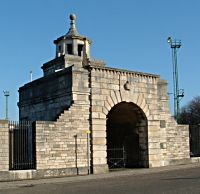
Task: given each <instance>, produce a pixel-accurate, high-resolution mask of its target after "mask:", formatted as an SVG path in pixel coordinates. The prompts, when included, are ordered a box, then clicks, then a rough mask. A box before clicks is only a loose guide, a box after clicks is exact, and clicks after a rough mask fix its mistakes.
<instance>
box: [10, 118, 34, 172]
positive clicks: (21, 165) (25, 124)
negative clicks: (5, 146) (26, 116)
mask: <svg viewBox="0 0 200 194" xmlns="http://www.w3.org/2000/svg"><path fill="white" fill-rule="evenodd" d="M35 156H36V154H35V127H34V123H32V122H30V121H19V122H16V121H10V122H9V167H10V170H26V169H35V167H36V157H35Z"/></svg>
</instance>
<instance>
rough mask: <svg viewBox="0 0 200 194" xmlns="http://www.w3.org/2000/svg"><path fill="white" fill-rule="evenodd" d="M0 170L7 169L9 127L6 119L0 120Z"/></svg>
mask: <svg viewBox="0 0 200 194" xmlns="http://www.w3.org/2000/svg"><path fill="white" fill-rule="evenodd" d="M0 145H1V146H0V171H9V127H8V121H7V120H0Z"/></svg>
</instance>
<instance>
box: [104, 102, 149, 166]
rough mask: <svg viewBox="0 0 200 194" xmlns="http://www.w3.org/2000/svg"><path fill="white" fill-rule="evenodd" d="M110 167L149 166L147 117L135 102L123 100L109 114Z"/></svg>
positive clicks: (108, 142) (108, 149)
mask: <svg viewBox="0 0 200 194" xmlns="http://www.w3.org/2000/svg"><path fill="white" fill-rule="evenodd" d="M107 162H108V166H109V168H121V167H127V168H134V167H148V134H147V118H146V116H145V114H144V112H143V111H142V109H141V108H139V107H138V106H137V105H135V104H134V103H127V102H121V103H118V104H117V105H115V106H114V107H113V108H112V109H111V110H110V112H109V113H108V115H107Z"/></svg>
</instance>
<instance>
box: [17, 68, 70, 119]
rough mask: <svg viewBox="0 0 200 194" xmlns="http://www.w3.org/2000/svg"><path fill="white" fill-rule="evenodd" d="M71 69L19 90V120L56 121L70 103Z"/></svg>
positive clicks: (31, 83)
mask: <svg viewBox="0 0 200 194" xmlns="http://www.w3.org/2000/svg"><path fill="white" fill-rule="evenodd" d="M71 90H72V75H71V68H70V67H69V68H67V69H65V70H62V71H60V72H56V73H54V74H51V75H48V76H45V77H43V78H40V79H38V80H35V81H33V82H30V83H28V84H26V85H24V86H23V87H21V88H20V89H19V103H18V106H19V110H20V112H19V118H20V120H31V121H36V120H42V121H52V120H56V118H58V116H59V115H60V114H61V112H62V111H63V110H64V109H67V107H69V106H70V105H71V103H72V96H71Z"/></svg>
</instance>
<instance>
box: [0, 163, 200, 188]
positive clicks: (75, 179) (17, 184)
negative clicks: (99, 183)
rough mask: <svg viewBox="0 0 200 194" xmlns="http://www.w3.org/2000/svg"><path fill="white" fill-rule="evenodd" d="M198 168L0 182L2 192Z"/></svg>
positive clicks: (186, 167) (117, 172)
mask: <svg viewBox="0 0 200 194" xmlns="http://www.w3.org/2000/svg"><path fill="white" fill-rule="evenodd" d="M196 167H200V163H193V164H186V165H177V166H165V167H157V168H138V169H121V170H113V171H110V172H108V173H105V174H95V175H94V174H91V175H82V176H70V177H69V176H68V177H58V178H46V179H32V180H20V181H10V182H0V190H1V189H11V188H18V187H32V186H34V185H40V184H51V183H63V182H65V183H74V182H82V181H89V180H98V179H109V178H113V177H125V176H138V175H145V174H153V173H160V172H167V171H174V170H180V169H190V168H196Z"/></svg>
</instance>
